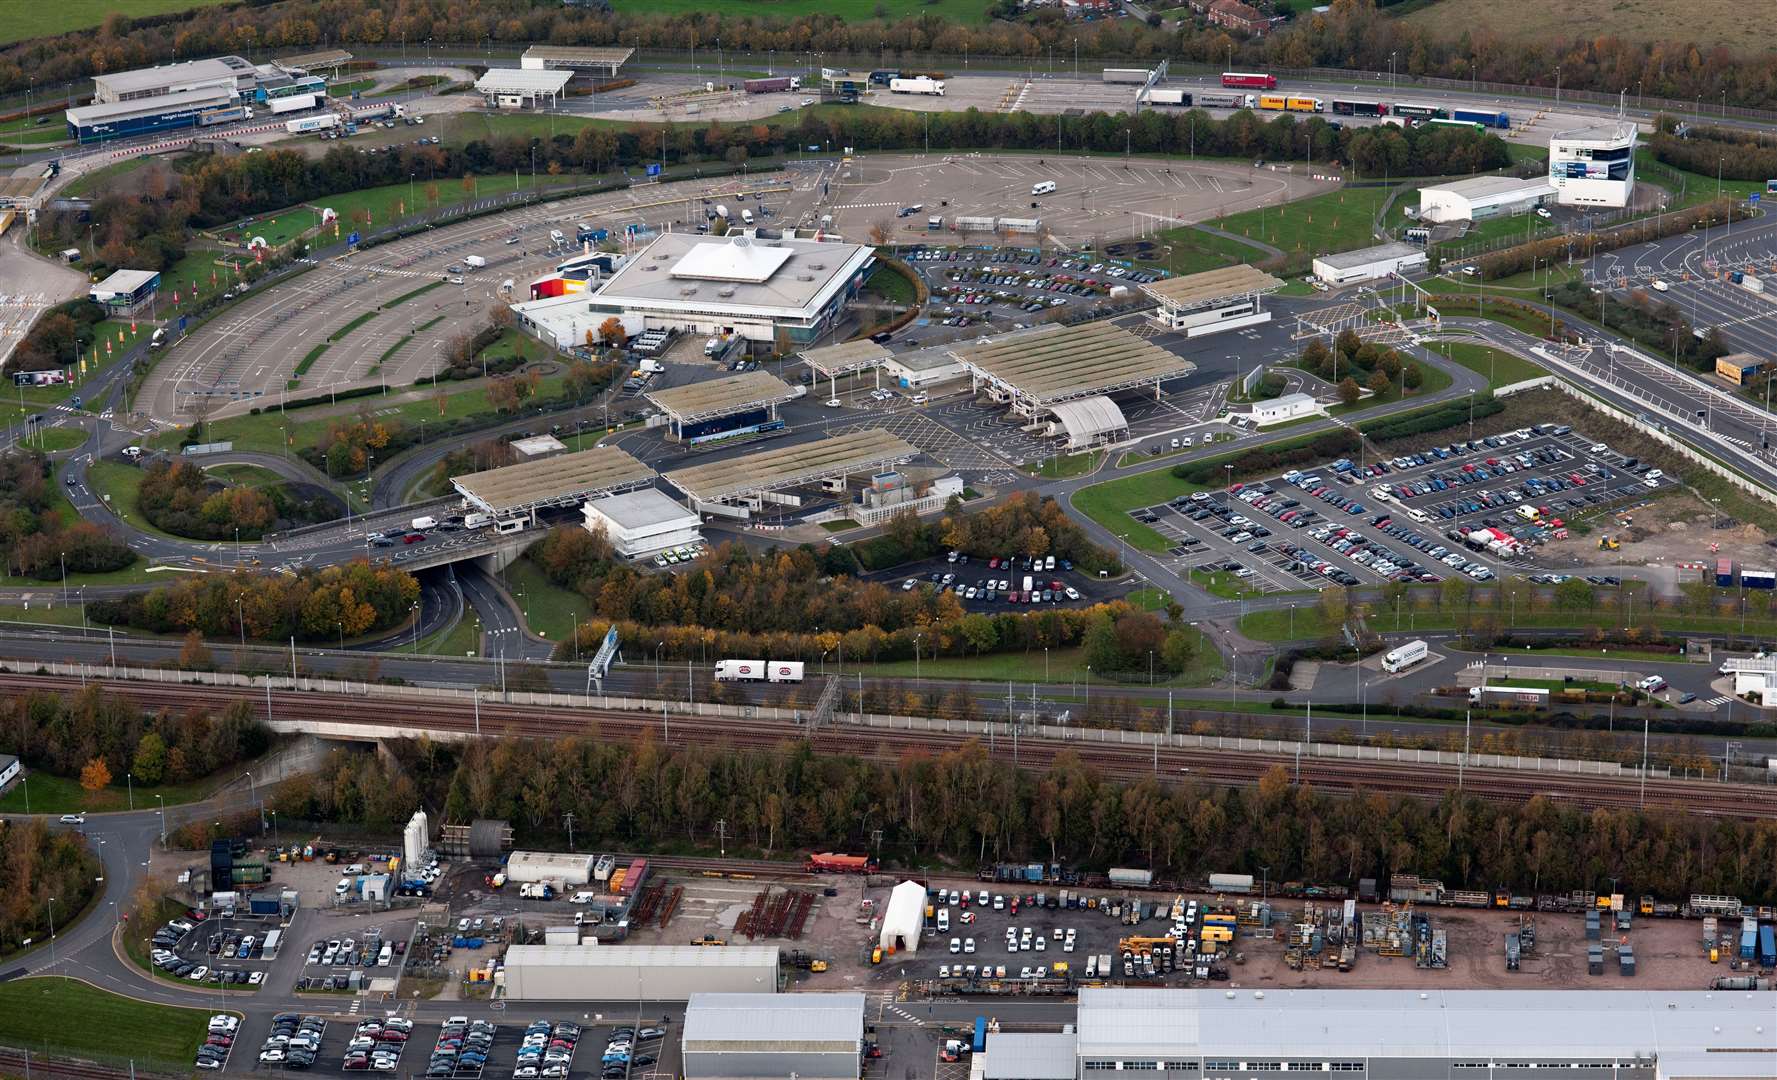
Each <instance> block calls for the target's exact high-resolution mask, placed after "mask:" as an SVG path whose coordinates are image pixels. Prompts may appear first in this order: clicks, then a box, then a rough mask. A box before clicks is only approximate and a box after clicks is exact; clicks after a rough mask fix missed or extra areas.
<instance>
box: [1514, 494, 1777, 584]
mask: <svg viewBox="0 0 1777 1080" xmlns="http://www.w3.org/2000/svg"><path fill="white" fill-rule="evenodd" d="M1586 520H1587V521H1588V522H1589V523H1590V524H1591V525H1592V533H1591V535H1589V536H1573V537H1570V538H1569V539H1566V540H1557V541H1553V542H1551V543H1550V544H1549V545H1548V546H1547V547H1546V548H1544V550H1545V551H1546V552H1547V553H1548V555H1549V556H1551V557H1552V558H1554V559H1555V561H1556V562H1557V563H1559V562H1561V561H1562V560H1563V559H1574V560H1577V561H1578V562H1580V563H1581V564H1583V565H1587V566H1624V565H1637V564H1642V565H1646V564H1653V563H1664V564H1671V563H1675V562H1688V561H1696V562H1711V561H1712V560H1715V559H1733V560H1734V561H1735V562H1739V563H1748V564H1751V565H1754V566H1758V565H1762V564H1765V563H1769V562H1771V561H1772V559H1773V558H1774V557H1777V551H1773V550H1772V548H1771V547H1770V546H1769V545H1768V544H1767V541H1769V540H1770V539H1771V535H1770V534H1769V533H1767V532H1766V531H1765V530H1764V529H1761V528H1759V527H1758V526H1756V525H1751V524H1747V523H1745V522H1735V523H1734V524H1732V525H1730V526H1729V527H1728V528H1716V527H1715V526H1716V524H1718V523H1721V522H1725V521H1731V520H1733V519H1730V518H1726V517H1724V516H1723V515H1721V514H1719V513H1717V512H1716V511H1715V510H1713V509H1712V508H1711V507H1710V506H1708V505H1707V504H1706V503H1704V502H1703V501H1702V500H1700V499H1699V498H1697V496H1695V495H1693V494H1691V493H1690V492H1689V491H1673V492H1671V493H1669V494H1665V495H1661V496H1660V497H1659V498H1657V499H1653V500H1651V501H1649V502H1647V503H1644V504H1642V505H1639V506H1635V507H1633V508H1631V509H1624V510H1620V511H1616V512H1612V513H1608V514H1606V513H1599V514H1595V515H1591V516H1589V517H1588V518H1587V519H1586ZM1625 520H1626V521H1627V522H1628V523H1629V524H1627V525H1625V524H1624V522H1625ZM1606 535H1608V536H1612V537H1615V538H1616V539H1617V541H1618V542H1619V543H1621V544H1622V548H1621V549H1620V550H1618V551H1600V550H1599V548H1598V539H1599V537H1601V536H1606ZM1711 544H1715V545H1718V548H1717V550H1715V551H1711V550H1710V545H1711Z"/></svg>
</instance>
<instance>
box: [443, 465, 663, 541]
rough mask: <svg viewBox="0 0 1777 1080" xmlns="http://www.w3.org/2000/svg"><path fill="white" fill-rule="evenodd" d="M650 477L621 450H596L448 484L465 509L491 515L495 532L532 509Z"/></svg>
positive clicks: (518, 524) (577, 500)
mask: <svg viewBox="0 0 1777 1080" xmlns="http://www.w3.org/2000/svg"><path fill="white" fill-rule="evenodd" d="M654 476H655V473H654V470H653V469H650V468H649V467H648V466H646V465H644V464H642V463H641V462H640V461H637V460H636V459H635V458H634V457H632V456H630V454H629V452H628V451H627V450H622V449H619V448H618V447H615V446H599V447H595V448H593V449H591V450H582V451H580V452H578V453H574V454H560V455H557V456H555V457H546V458H539V459H537V460H535V461H524V462H520V463H519V464H517V465H503V466H501V467H500V468H497V469H484V470H482V471H481V472H476V473H468V474H466V475H463V476H453V477H451V478H450V483H451V486H452V487H453V488H455V489H456V491H457V494H458V495H461V496H462V497H463V499H464V501H465V502H466V503H467V505H468V506H470V507H472V508H473V509H474V510H476V511H479V512H480V513H483V514H491V515H492V516H493V518H494V520H495V522H496V525H495V527H496V528H497V529H498V530H499V531H501V532H506V531H513V532H517V531H520V530H522V529H524V528H525V527H526V525H527V524H528V523H530V522H533V521H534V520H535V518H536V512H537V511H538V510H541V509H544V508H546V507H562V506H578V505H580V504H582V503H584V502H586V501H587V500H589V499H597V498H599V497H600V496H604V495H613V494H619V493H621V492H625V491H634V490H635V489H637V488H641V487H648V486H650V485H652V484H653V482H654Z"/></svg>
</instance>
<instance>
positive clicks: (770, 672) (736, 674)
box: [715, 660, 802, 683]
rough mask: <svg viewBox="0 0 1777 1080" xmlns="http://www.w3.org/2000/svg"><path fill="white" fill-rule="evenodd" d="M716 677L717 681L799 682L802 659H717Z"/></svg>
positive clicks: (800, 679)
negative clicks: (768, 660) (767, 660)
mask: <svg viewBox="0 0 1777 1080" xmlns="http://www.w3.org/2000/svg"><path fill="white" fill-rule="evenodd" d="M715 679H716V681H717V682H774V683H793V682H795V683H799V682H801V681H802V662H801V661H800V660H773V661H770V662H769V663H767V662H766V661H764V660H718V661H716V670H715Z"/></svg>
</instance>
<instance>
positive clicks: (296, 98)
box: [270, 94, 319, 116]
mask: <svg viewBox="0 0 1777 1080" xmlns="http://www.w3.org/2000/svg"><path fill="white" fill-rule="evenodd" d="M270 104H271V113H272V115H273V116H277V115H279V114H281V113H293V112H301V111H303V110H304V109H312V108H314V107H315V106H316V105H318V104H319V101H318V100H317V99H316V97H315V95H314V94H291V95H290V96H289V97H280V98H272V99H271V102H270Z"/></svg>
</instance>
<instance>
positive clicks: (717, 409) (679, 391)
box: [643, 371, 801, 431]
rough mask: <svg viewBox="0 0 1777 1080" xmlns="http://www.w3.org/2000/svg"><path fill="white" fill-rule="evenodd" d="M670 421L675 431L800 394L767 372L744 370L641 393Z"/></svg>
mask: <svg viewBox="0 0 1777 1080" xmlns="http://www.w3.org/2000/svg"><path fill="white" fill-rule="evenodd" d="M643 396H644V397H646V398H647V399H648V400H649V401H650V402H652V403H653V404H654V406H655V407H656V408H658V409H659V410H660V411H661V412H663V413H665V414H666V415H667V417H668V418H669V419H671V420H672V422H673V427H674V429H675V431H676V430H678V429H681V428H683V427H684V426H685V425H686V424H695V423H697V422H698V421H700V420H712V419H715V418H717V417H721V416H732V415H734V414H735V413H743V412H750V411H752V410H754V409H770V410H772V411H773V412H774V413H775V412H776V409H777V406H779V405H782V404H783V403H784V402H786V401H791V400H794V399H795V398H797V397H800V396H801V394H800V393H799V392H798V391H797V390H796V388H794V387H792V386H791V385H790V384H789V383H786V382H784V381H783V380H782V379H780V378H778V377H777V376H776V375H773V374H771V373H770V372H769V371H747V372H742V373H741V374H739V375H730V376H728V377H726V378H722V379H707V380H705V381H703V382H694V383H686V384H685V385H683V386H671V387H666V388H664V389H661V390H650V391H648V392H647V393H646V394H644V395H643Z"/></svg>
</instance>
